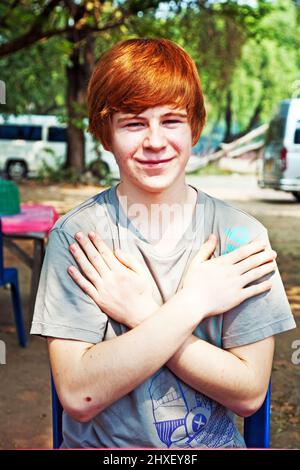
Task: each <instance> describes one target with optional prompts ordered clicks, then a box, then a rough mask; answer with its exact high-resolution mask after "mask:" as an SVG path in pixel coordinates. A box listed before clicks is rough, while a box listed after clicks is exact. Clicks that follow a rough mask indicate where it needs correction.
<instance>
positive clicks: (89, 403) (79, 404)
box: [61, 394, 105, 423]
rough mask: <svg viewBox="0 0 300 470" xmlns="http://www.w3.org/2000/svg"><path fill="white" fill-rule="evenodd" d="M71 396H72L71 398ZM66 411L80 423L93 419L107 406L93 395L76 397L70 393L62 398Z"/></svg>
mask: <svg viewBox="0 0 300 470" xmlns="http://www.w3.org/2000/svg"><path fill="white" fill-rule="evenodd" d="M70 397H71V398H70ZM61 404H62V407H63V409H64V411H65V412H66V413H67V414H68V415H69V416H71V418H73V419H74V420H75V421H78V422H79V423H87V422H89V421H91V420H92V419H93V418H94V417H95V416H96V415H97V414H99V413H101V411H103V409H104V408H105V406H101V404H99V402H97V403H96V400H95V399H94V398H93V397H91V396H88V397H86V396H83V395H79V396H78V397H74V396H72V395H71V394H68V396H67V397H66V395H65V396H64V397H62V399H61Z"/></svg>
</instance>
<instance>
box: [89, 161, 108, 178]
mask: <svg viewBox="0 0 300 470" xmlns="http://www.w3.org/2000/svg"><path fill="white" fill-rule="evenodd" d="M89 169H90V171H91V172H92V174H93V175H94V176H96V177H97V178H106V176H108V175H109V166H108V164H107V163H106V162H103V161H102V160H96V161H94V162H93V163H91V165H90V168H89Z"/></svg>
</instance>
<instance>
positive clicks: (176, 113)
mask: <svg viewBox="0 0 300 470" xmlns="http://www.w3.org/2000/svg"><path fill="white" fill-rule="evenodd" d="M168 116H178V117H182V118H186V117H187V114H186V113H180V112H179V111H171V112H168V113H166V114H163V116H162V117H168ZM130 119H143V120H145V119H147V118H145V117H143V116H139V115H138V114H135V115H134V116H127V117H124V118H119V119H118V120H117V124H120V123H121V122H124V121H129V120H130Z"/></svg>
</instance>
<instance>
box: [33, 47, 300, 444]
mask: <svg viewBox="0 0 300 470" xmlns="http://www.w3.org/2000/svg"><path fill="white" fill-rule="evenodd" d="M88 110H89V120H90V131H91V132H92V133H93V134H94V136H95V137H96V138H98V139H99V140H101V142H102V143H103V145H104V147H105V148H106V149H107V150H110V151H112V152H113V153H114V155H115V158H116V160H117V163H118V165H119V168H120V175H121V178H120V180H121V181H120V183H119V184H118V185H117V186H115V187H112V188H109V189H108V190H105V191H103V192H102V193H100V194H98V195H96V196H95V197H93V198H91V199H90V200H88V201H86V202H85V203H83V204H81V205H80V206H79V207H77V208H76V209H74V210H73V211H71V212H70V213H68V214H66V215H65V216H64V217H62V218H61V219H60V220H59V221H58V222H57V223H56V225H55V227H54V229H53V230H52V232H51V235H50V238H49V244H48V248H47V253H46V257H45V262H44V265H43V270H42V274H41V280H40V285H39V291H38V296H37V301H36V308H35V314H34V319H33V324H32V330H31V332H32V333H33V334H40V335H44V336H47V337H48V344H49V354H50V361H51V367H52V371H53V375H54V380H55V383H56V387H57V391H58V394H59V397H60V400H61V402H62V405H63V407H64V410H65V413H64V420H63V434H64V442H63V445H62V447H64V448H70V447H73V448H74V447H98V448H99V447H165V448H166V447H167V448H170V447H182V448H194V447H243V446H244V445H245V444H244V441H243V438H242V437H241V435H240V434H239V432H238V431H237V428H236V425H235V419H234V418H235V416H234V414H235V413H237V414H239V415H241V416H249V415H250V414H252V413H254V412H255V411H256V410H257V409H258V408H259V407H260V406H261V404H262V402H263V400H264V397H265V394H266V390H267V387H268V383H269V378H270V373H271V367H272V359H273V351H274V338H273V335H274V334H276V333H279V332H282V331H286V330H288V329H291V328H293V327H294V326H295V324H294V320H293V317H292V315H291V311H290V308H289V304H288V301H287V298H286V295H285V292H284V288H283V286H282V282H281V279H280V275H279V273H278V270H277V268H276V264H275V261H274V260H275V258H276V254H275V252H273V251H272V250H271V248H270V245H269V242H268V237H267V232H266V229H265V228H264V227H263V226H262V225H261V224H260V223H259V222H258V221H256V220H255V219H254V218H252V217H251V216H249V215H247V214H246V213H244V212H243V211H241V210H238V209H235V208H233V207H231V206H229V205H227V204H225V203H224V202H222V201H219V200H217V199H215V198H212V197H210V196H208V195H206V194H205V193H203V192H201V191H199V190H198V189H197V188H194V187H192V186H189V185H187V184H186V183H185V171H184V170H185V165H186V163H187V160H188V158H189V156H190V153H191V148H192V145H193V144H195V143H196V142H197V141H198V139H199V136H200V134H201V131H202V128H203V125H204V122H205V108H204V101H203V95H202V91H201V85H200V81H199V77H198V74H197V70H196V67H195V64H194V63H193V61H192V60H191V58H190V57H189V56H188V54H187V53H186V52H185V51H184V50H183V49H182V48H181V47H179V46H178V45H176V44H174V43H172V42H171V41H168V40H165V39H131V40H127V41H123V42H121V43H118V44H116V45H115V46H114V47H113V48H112V49H111V50H109V51H108V52H106V53H105V54H104V55H103V56H102V58H101V59H100V61H99V62H98V63H97V65H96V68H95V70H94V72H93V75H92V77H91V80H90V83H89V88H88ZM166 219H167V221H168V223H167V224H165V221H166ZM87 235H88V236H87ZM207 240H208V241H207ZM118 250H119V251H118ZM124 250H125V251H126V252H127V254H125V253H124ZM74 259H75V260H76V265H77V266H79V268H80V270H78V268H77V269H76V267H75V266H73V267H72V265H74Z"/></svg>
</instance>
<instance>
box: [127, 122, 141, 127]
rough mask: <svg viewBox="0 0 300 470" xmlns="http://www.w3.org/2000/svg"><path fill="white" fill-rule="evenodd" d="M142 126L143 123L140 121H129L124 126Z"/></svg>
mask: <svg viewBox="0 0 300 470" xmlns="http://www.w3.org/2000/svg"><path fill="white" fill-rule="evenodd" d="M140 125H141V126H142V125H143V124H142V123H141V122H130V123H129V124H126V126H125V127H136V126H140Z"/></svg>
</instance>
